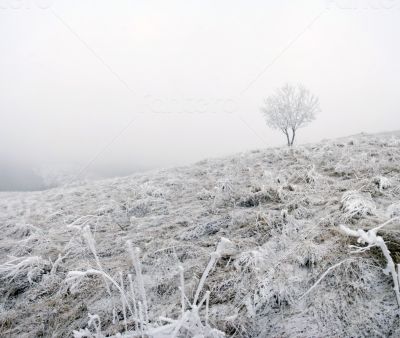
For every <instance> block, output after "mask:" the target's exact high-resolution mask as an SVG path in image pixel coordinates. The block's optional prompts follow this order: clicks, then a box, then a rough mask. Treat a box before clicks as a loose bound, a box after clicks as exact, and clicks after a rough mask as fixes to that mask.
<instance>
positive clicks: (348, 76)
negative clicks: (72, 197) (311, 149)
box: [0, 0, 400, 190]
mask: <svg viewBox="0 0 400 338" xmlns="http://www.w3.org/2000/svg"><path fill="white" fill-rule="evenodd" d="M399 19H400V0H399V1H383V0H377V1H361V0H358V1H355V0H350V1H314V0H312V1H307V2H300V1H279V2H278V1H276V2H272V1H252V2H248V1H232V0H230V1H227V0H220V1H201V2H200V1H183V0H182V1H174V0H172V1H168V2H167V1H142V2H139V1H125V0H120V1H118V2H111V1H101V0H96V1H94V0H92V1H88V0H84V1H66V0H55V1H50V0H47V1H46V0H41V1H39V0H37V1H35V0H20V1H13V0H2V1H1V3H0V40H1V46H2V48H1V53H0V72H1V77H0V112H1V123H0V190H36V189H42V188H44V187H46V186H51V185H54V184H57V182H56V181H57V180H56V179H55V181H54V182H53V181H51V177H50V181H51V182H47V183H46V182H43V181H42V178H43V177H47V178H48V177H49V174H48V173H49V172H50V173H53V174H52V175H53V176H56V174H54V173H55V172H57V171H58V170H59V171H60V172H62V171H63V170H64V171H68V172H73V173H74V175H75V176H79V177H92V178H100V177H111V176H118V175H127V174H130V173H133V172H137V171H144V170H149V169H152V168H164V167H170V166H175V165H184V164H189V163H192V162H195V161H197V160H201V159H203V158H207V157H216V156H222V155H228V154H232V153H237V152H241V151H245V150H249V149H255V148H263V147H269V146H279V145H284V143H285V139H284V137H282V135H281V134H280V133H279V132H278V131H274V130H271V129H268V128H267V126H266V124H265V122H264V117H263V116H262V114H261V113H260V106H261V105H262V103H263V100H264V98H265V97H267V96H268V95H270V94H271V93H272V92H273V90H274V88H276V87H279V86H281V85H282V84H284V83H287V82H289V83H303V84H304V85H305V86H306V87H307V88H309V89H310V90H311V91H312V92H313V93H314V94H315V95H317V96H318V97H319V99H320V104H321V108H322V112H321V113H320V114H319V115H318V118H317V119H316V121H315V122H313V123H312V124H310V125H309V126H308V127H306V128H304V129H302V130H300V131H299V134H298V142H299V143H306V142H314V141H318V140H321V139H323V138H333V137H340V136H346V135H350V134H355V133H359V132H368V133H373V132H380V131H387V130H396V129H400V127H399V125H400V114H399V107H400V102H399V101H400V96H399V95H398V88H399V83H400V64H399V60H400V45H399V43H398V37H399V33H400V20H399ZM66 168H67V169H66ZM50 176H51V175H50Z"/></svg>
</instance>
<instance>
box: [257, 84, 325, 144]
mask: <svg viewBox="0 0 400 338" xmlns="http://www.w3.org/2000/svg"><path fill="white" fill-rule="evenodd" d="M261 110H262V112H263V113H264V115H265V117H266V120H267V125H268V126H269V127H271V128H273V129H279V130H280V131H282V133H284V134H285V135H286V139H287V145H288V146H289V147H291V146H292V145H293V143H294V139H295V137H296V131H297V129H299V128H301V127H304V126H306V125H307V124H308V123H310V122H311V121H313V120H314V119H315V115H316V114H317V113H318V112H319V111H320V110H321V109H320V106H319V100H318V98H317V97H316V96H314V95H313V94H311V93H310V91H309V90H308V89H306V88H305V87H304V86H302V85H298V86H291V85H289V84H286V85H285V86H283V87H282V88H279V89H277V90H276V92H275V94H274V95H271V96H270V97H268V98H267V99H266V100H265V103H264V106H263V107H262V108H261ZM290 134H291V135H290Z"/></svg>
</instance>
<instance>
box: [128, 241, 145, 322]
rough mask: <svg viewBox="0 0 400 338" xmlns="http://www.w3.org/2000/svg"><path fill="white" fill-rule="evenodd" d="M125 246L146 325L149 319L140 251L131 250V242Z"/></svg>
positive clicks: (137, 249)
mask: <svg viewBox="0 0 400 338" xmlns="http://www.w3.org/2000/svg"><path fill="white" fill-rule="evenodd" d="M126 244H127V246H128V251H129V254H130V256H131V259H132V263H133V267H134V268H135V272H136V278H137V281H138V287H139V292H140V297H141V301H142V303H143V312H144V321H145V323H146V324H147V323H148V322H149V317H148V307H147V297H146V290H145V288H144V283H143V276H142V264H141V263H140V259H139V254H140V249H139V248H133V247H132V242H131V241H127V242H126Z"/></svg>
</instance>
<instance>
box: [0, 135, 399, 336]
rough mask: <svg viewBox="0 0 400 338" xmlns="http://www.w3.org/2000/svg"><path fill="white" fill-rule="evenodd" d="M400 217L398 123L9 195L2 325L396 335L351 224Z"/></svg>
mask: <svg viewBox="0 0 400 338" xmlns="http://www.w3.org/2000/svg"><path fill="white" fill-rule="evenodd" d="M397 216H400V133H387V134H380V135H366V134H361V135H356V136H353V137H349V138H343V139H338V140H327V141H323V142H320V143H318V144H312V145H305V146H298V147H295V148H293V149H287V148H273V149H265V150H259V151H253V152H248V153H244V154H238V155H236V156H232V157H228V158H221V159H213V160H204V161H201V162H199V163H197V164H194V165H192V166H188V167H181V168H175V169H168V170H159V171H152V172H149V173H145V174H137V175H132V176H129V177H122V178H118V179H110V180H103V181H96V182H91V183H88V184H86V185H81V186H73V187H64V188H56V189H51V190H47V191H41V192H31V193H1V194H0V231H1V236H0V278H1V279H0V336H2V337H68V336H71V337H72V336H74V335H75V337H103V336H112V335H118V334H119V333H120V334H121V335H122V336H123V337H142V336H143V337H174V336H175V337H195V336H196V337H221V336H223V334H225V336H228V337H399V336H400V318H399V314H400V312H399V307H398V304H397V302H396V295H395V291H394V289H393V287H394V282H393V278H392V277H393V276H391V275H386V274H384V271H383V269H384V268H385V267H386V259H385V258H384V256H383V254H382V251H381V250H380V249H379V248H377V247H372V248H370V249H369V250H360V249H357V248H355V247H354V246H359V247H364V246H365V244H363V243H357V241H356V238H353V237H351V236H347V235H346V234H345V233H343V231H340V227H339V225H341V224H343V225H345V226H347V227H349V228H350V229H359V228H360V229H365V230H368V229H371V228H374V227H376V226H378V225H380V224H382V223H384V222H386V221H388V220H390V219H392V218H395V217H397ZM378 234H379V235H381V236H382V237H383V239H384V240H385V242H386V243H387V246H388V248H389V250H390V251H391V257H392V258H393V261H394V263H395V264H397V263H400V221H398V220H396V219H395V220H394V221H393V222H392V223H390V224H388V225H387V226H385V227H383V228H382V229H380V230H379V233H378ZM354 251H357V252H354ZM89 314H90V317H89ZM88 322H89V323H88Z"/></svg>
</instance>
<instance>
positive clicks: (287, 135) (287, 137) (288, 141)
mask: <svg viewBox="0 0 400 338" xmlns="http://www.w3.org/2000/svg"><path fill="white" fill-rule="evenodd" d="M283 133H284V134H285V135H286V139H287V145H288V147H290V138H289V132H288V130H287V129H284V130H283Z"/></svg>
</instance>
